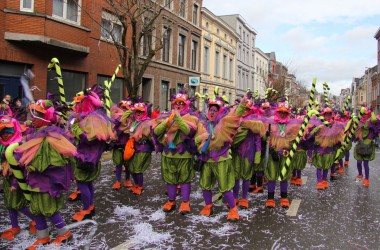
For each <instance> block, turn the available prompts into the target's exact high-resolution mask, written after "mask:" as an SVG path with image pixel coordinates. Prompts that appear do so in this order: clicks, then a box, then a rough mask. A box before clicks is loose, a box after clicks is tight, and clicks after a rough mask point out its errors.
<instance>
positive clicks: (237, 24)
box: [219, 14, 257, 96]
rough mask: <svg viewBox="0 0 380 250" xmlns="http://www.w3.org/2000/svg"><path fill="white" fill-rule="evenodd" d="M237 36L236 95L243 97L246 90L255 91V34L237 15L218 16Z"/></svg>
mask: <svg viewBox="0 0 380 250" xmlns="http://www.w3.org/2000/svg"><path fill="white" fill-rule="evenodd" d="M219 17H220V18H221V19H222V20H223V21H224V22H226V23H227V24H228V25H229V26H231V27H232V28H233V29H234V30H235V31H236V33H237V34H238V36H239V39H238V43H237V63H236V94H237V95H238V96H243V95H244V94H245V93H246V91H247V88H250V89H251V90H252V91H255V90H256V89H255V88H254V82H255V52H256V49H255V44H256V35H257V32H256V31H255V30H254V29H253V28H252V27H250V26H249V25H248V23H247V22H246V21H245V20H244V18H243V17H242V16H241V15H239V14H234V15H225V16H219Z"/></svg>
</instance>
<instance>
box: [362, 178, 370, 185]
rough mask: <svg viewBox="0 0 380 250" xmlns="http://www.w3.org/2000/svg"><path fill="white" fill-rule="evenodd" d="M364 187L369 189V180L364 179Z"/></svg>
mask: <svg viewBox="0 0 380 250" xmlns="http://www.w3.org/2000/svg"><path fill="white" fill-rule="evenodd" d="M362 184H363V186H366V187H369V180H368V179H364V180H363V182H362Z"/></svg>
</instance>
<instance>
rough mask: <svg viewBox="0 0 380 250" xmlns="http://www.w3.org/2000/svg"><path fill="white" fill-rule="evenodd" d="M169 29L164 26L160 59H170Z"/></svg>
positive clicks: (167, 60)
mask: <svg viewBox="0 0 380 250" xmlns="http://www.w3.org/2000/svg"><path fill="white" fill-rule="evenodd" d="M171 33H172V32H171V29H170V28H168V27H164V33H163V37H162V44H163V47H162V61H164V62H169V60H170V38H171Z"/></svg>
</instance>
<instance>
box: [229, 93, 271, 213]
mask: <svg viewBox="0 0 380 250" xmlns="http://www.w3.org/2000/svg"><path fill="white" fill-rule="evenodd" d="M247 98H248V101H247V104H246V106H245V111H244V114H243V116H242V118H241V123H240V127H239V128H238V131H237V134H236V136H235V138H234V141H233V144H232V166H233V168H234V174H235V186H234V188H233V194H234V201H235V204H237V205H238V207H239V208H242V209H247V208H248V206H249V205H248V199H247V195H248V191H249V186H250V183H251V178H252V175H253V171H254V166H255V165H259V164H260V162H261V137H262V136H263V135H264V134H265V127H264V124H263V122H262V121H260V120H257V119H256V118H255V116H254V114H253V108H254V105H253V102H252V100H250V94H247ZM240 180H242V184H241V186H242V195H241V199H240V200H239V190H240Z"/></svg>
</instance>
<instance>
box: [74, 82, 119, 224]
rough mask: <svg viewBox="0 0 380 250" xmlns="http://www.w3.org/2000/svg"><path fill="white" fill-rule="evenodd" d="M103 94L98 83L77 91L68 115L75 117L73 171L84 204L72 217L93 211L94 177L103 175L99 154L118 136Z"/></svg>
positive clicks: (82, 217) (82, 216) (81, 217)
mask: <svg viewBox="0 0 380 250" xmlns="http://www.w3.org/2000/svg"><path fill="white" fill-rule="evenodd" d="M101 94H103V93H102V92H101V90H100V89H99V88H97V86H93V87H92V88H90V89H87V90H86V91H84V92H81V93H78V94H77V95H76V96H75V97H74V102H75V104H74V106H73V109H74V111H75V114H74V116H73V117H71V118H70V119H69V120H70V121H72V125H71V132H72V134H73V135H74V136H75V146H76V147H77V154H76V155H75V158H76V164H75V168H74V175H75V179H76V184H77V187H78V189H79V191H80V195H81V200H82V205H83V206H82V208H81V209H80V210H79V211H78V212H77V213H75V214H74V215H73V216H72V220H73V221H82V220H84V219H86V218H91V217H92V215H93V214H94V211H95V207H94V199H95V197H94V195H95V187H94V181H95V180H96V179H97V178H98V176H99V175H100V170H101V162H100V158H101V156H102V153H103V152H104V151H105V150H106V148H107V142H108V141H111V140H115V139H116V134H115V132H114V130H113V124H112V122H111V119H110V118H109V117H107V115H106V112H105V110H104V109H103V104H102V101H101V99H100V97H99V95H101Z"/></svg>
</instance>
